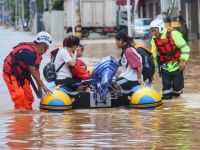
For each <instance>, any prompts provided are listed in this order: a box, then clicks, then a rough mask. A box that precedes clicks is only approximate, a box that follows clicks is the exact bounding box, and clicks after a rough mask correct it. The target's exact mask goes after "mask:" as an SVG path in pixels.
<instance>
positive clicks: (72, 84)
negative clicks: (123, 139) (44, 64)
mask: <svg viewBox="0 0 200 150" xmlns="http://www.w3.org/2000/svg"><path fill="white" fill-rule="evenodd" d="M79 50H81V46H80V40H79V38H78V37H76V36H73V35H69V36H68V37H66V38H65V39H64V40H63V47H61V48H60V49H59V51H58V53H57V55H56V57H55V62H54V64H55V70H56V69H58V68H59V66H61V64H63V62H65V64H64V66H63V67H62V68H61V69H60V70H59V71H58V72H57V73H56V75H57V77H56V81H55V83H56V85H63V86H65V87H66V88H68V90H72V91H74V90H76V89H77V88H78V83H80V82H81V80H80V79H78V78H74V77H73V75H72V72H71V70H70V68H71V67H74V66H75V64H76V61H77V53H78V51H79ZM72 54H73V57H71V55H72Z"/></svg>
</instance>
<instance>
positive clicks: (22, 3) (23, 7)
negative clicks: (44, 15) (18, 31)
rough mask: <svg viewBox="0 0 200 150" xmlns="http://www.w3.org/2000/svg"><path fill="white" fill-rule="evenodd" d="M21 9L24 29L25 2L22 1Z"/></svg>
mask: <svg viewBox="0 0 200 150" xmlns="http://www.w3.org/2000/svg"><path fill="white" fill-rule="evenodd" d="M21 3H22V4H21V7H22V25H23V27H24V0H21Z"/></svg>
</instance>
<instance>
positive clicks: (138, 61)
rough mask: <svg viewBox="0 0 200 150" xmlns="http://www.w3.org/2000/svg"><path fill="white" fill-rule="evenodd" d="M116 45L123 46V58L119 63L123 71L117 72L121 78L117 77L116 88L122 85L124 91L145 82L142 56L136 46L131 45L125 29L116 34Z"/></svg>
mask: <svg viewBox="0 0 200 150" xmlns="http://www.w3.org/2000/svg"><path fill="white" fill-rule="evenodd" d="M115 40H116V45H117V47H118V48H122V52H121V58H120V60H119V64H120V65H121V66H122V67H123V70H121V68H119V69H120V71H122V72H121V73H119V71H118V72H117V73H118V74H120V75H119V78H118V79H117V85H116V87H115V88H116V89H119V88H120V87H121V88H122V89H123V90H124V91H129V90H131V89H132V88H133V87H134V86H136V85H139V84H143V76H142V57H141V56H140V54H139V53H138V52H137V50H136V49H135V48H133V47H132V46H131V41H130V38H129V37H128V35H127V33H125V32H124V31H119V32H118V33H117V34H116V36H115Z"/></svg>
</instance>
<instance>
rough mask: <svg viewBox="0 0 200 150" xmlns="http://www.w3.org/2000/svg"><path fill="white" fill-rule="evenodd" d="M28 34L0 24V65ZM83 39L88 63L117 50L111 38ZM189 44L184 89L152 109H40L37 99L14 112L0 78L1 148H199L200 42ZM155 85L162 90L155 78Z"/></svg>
mask: <svg viewBox="0 0 200 150" xmlns="http://www.w3.org/2000/svg"><path fill="white" fill-rule="evenodd" d="M11 35H12V36H11ZM19 35H21V36H19ZM18 37H19V38H18ZM31 38H32V35H31V34H30V33H19V32H13V31H12V30H4V29H3V28H0V41H1V43H0V49H1V53H2V55H1V56H0V60H1V61H0V65H1V70H2V64H3V60H4V58H5V56H6V55H7V54H8V53H9V51H7V50H8V49H9V48H11V47H12V46H14V45H15V42H19V41H23V40H24V39H27V40H29V39H31ZM16 39H17V40H16ZM13 40H16V41H13ZM84 42H85V43H87V46H86V50H85V52H84V53H85V54H84V57H83V60H84V61H85V62H87V63H88V64H89V65H91V66H93V65H94V64H96V62H98V61H99V60H100V59H101V58H102V57H104V56H107V55H112V56H114V57H119V55H120V50H118V49H116V46H115V43H114V40H105V41H102V40H99V41H83V43H84ZM58 44H59V42H58ZM190 46H191V48H192V52H191V59H190V61H189V62H188V65H187V68H186V71H185V91H184V94H183V95H182V96H181V98H179V99H173V100H170V101H164V104H163V106H162V107H161V108H157V109H155V110H135V109H127V108H117V109H116V108H112V109H88V110H71V111H68V112H65V113H42V112H39V109H38V105H39V100H37V99H36V101H35V103H34V108H35V111H34V112H32V113H29V114H23V113H18V114H16V113H13V112H12V108H13V106H12V103H11V100H10V97H9V94H8V92H7V89H6V87H5V84H4V82H3V79H2V77H0V78H1V79H0V86H1V90H0V97H1V100H0V139H1V140H0V149H69V150H71V149H84V150H86V149H87V150H88V149H105V150H107V149H138V150H139V149H170V150H171V149H173V150H174V149H177V150H179V149H184V150H187V149H199V148H200V143H199V140H200V127H199V122H200V85H199V81H200V62H199V57H200V42H199V41H193V42H190ZM45 58H46V59H44V60H43V62H42V66H43V65H44V64H45V63H46V62H47V61H48V59H47V58H48V54H46V55H45ZM154 86H155V87H156V89H157V90H160V87H161V85H160V79H159V78H156V81H155V82H154Z"/></svg>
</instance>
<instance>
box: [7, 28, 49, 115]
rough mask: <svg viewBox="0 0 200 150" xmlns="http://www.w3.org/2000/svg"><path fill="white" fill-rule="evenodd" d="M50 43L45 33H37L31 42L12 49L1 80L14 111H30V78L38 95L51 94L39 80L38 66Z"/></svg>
mask: <svg viewBox="0 0 200 150" xmlns="http://www.w3.org/2000/svg"><path fill="white" fill-rule="evenodd" d="M51 42H52V37H51V35H50V34H49V33H47V32H44V31H42V32H39V33H38V34H37V35H36V36H35V39H34V41H33V42H23V43H19V44H18V45H17V46H15V47H13V49H12V51H11V52H10V54H9V55H8V56H7V57H6V59H5V61H4V65H3V78H4V81H5V83H6V85H7V87H8V90H9V93H10V96H11V99H12V101H13V103H14V108H15V110H16V111H28V110H30V111H31V110H32V103H33V102H34V96H33V93H32V90H31V87H30V79H31V76H32V77H33V78H34V79H35V81H36V83H37V85H38V92H39V95H41V94H42V90H43V91H44V92H45V93H46V94H51V93H52V92H51V91H50V90H49V89H48V88H47V87H46V86H45V85H44V83H43V82H42V80H41V78H40V72H39V65H40V62H41V59H42V54H44V53H45V52H46V51H47V49H48V48H49V45H50V43H51Z"/></svg>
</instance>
